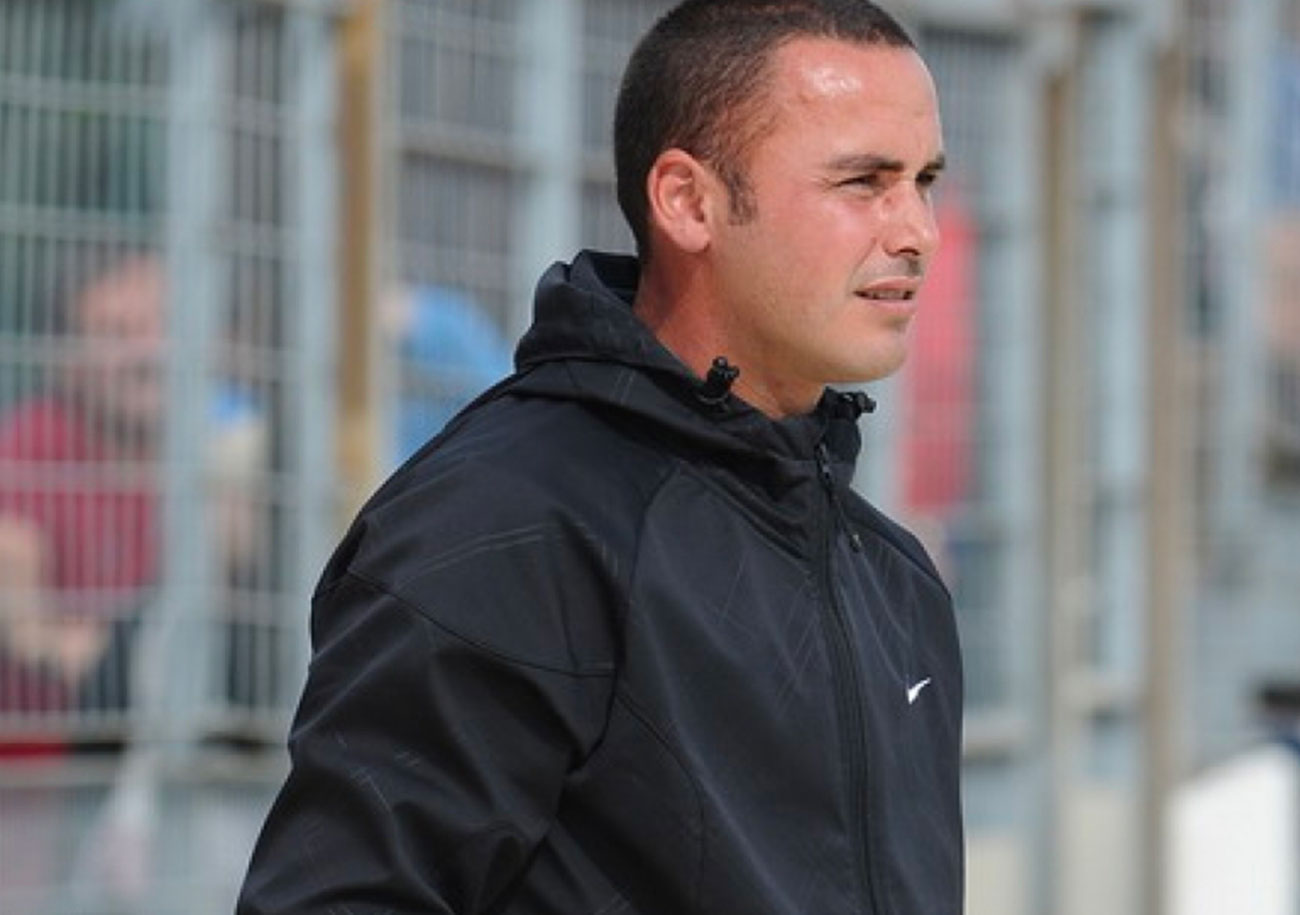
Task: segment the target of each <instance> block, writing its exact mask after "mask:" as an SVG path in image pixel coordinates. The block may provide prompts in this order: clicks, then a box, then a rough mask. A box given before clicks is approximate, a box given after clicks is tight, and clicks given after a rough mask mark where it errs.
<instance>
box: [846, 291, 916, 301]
mask: <svg viewBox="0 0 1300 915" xmlns="http://www.w3.org/2000/svg"><path fill="white" fill-rule="evenodd" d="M857 294H858V296H859V297H860V298H864V299H871V300H872V301H875V302H910V301H911V300H912V299H914V298H916V292H915V290H912V289H862V290H859V291H858V293H857Z"/></svg>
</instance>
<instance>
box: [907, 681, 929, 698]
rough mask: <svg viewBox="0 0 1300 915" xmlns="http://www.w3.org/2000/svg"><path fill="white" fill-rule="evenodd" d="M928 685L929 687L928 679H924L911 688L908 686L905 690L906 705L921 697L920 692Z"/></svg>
mask: <svg viewBox="0 0 1300 915" xmlns="http://www.w3.org/2000/svg"><path fill="white" fill-rule="evenodd" d="M929 685H930V678H929V677H926V678H925V679H924V680H922V681H920V682H919V683H913V684H912V685H911V686H909V687H908V688H907V704H908V705H911V704H912V703H913V702H915V701H916V697H917V696H919V695H921V690H923V689H925V688H926V687H927V686H929Z"/></svg>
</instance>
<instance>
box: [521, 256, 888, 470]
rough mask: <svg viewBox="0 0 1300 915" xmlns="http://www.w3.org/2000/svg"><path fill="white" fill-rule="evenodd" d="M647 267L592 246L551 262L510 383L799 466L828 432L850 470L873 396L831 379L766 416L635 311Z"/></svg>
mask: <svg viewBox="0 0 1300 915" xmlns="http://www.w3.org/2000/svg"><path fill="white" fill-rule="evenodd" d="M639 272H640V271H639V265H638V263H637V261H636V259H635V258H632V257H626V256H622V255H614V254H603V253H599V252H594V251H584V252H582V253H581V254H579V255H578V257H577V258H575V259H574V261H573V263H572V264H564V263H556V264H554V265H553V266H552V267H551V268H550V269H549V270H547V271H546V273H545V274H544V275H543V276H542V278H541V280H540V281H539V283H538V286H537V293H536V297H535V302H534V321H533V325H532V327H531V328H530V329H529V331H528V333H526V334H525V335H524V337H523V339H522V340H521V341H520V343H519V347H518V349H517V350H516V353H515V362H516V365H517V367H518V369H519V371H520V372H521V373H524V374H525V377H523V378H522V379H521V380H520V382H519V383H518V384H517V385H516V386H514V387H513V388H512V393H515V394H518V395H525V396H527V395H532V396H547V397H557V398H564V399H577V400H585V401H592V402H597V403H601V404H604V405H606V406H609V407H612V408H616V409H618V410H620V411H626V412H630V413H633V414H636V416H637V418H638V419H639V420H641V421H643V422H645V423H648V424H651V425H653V426H655V427H658V428H657V429H656V430H655V431H656V432H658V433H660V434H663V433H670V434H673V435H676V436H681V437H685V438H687V439H689V440H690V441H691V442H692V443H693V444H695V445H697V446H703V447H704V448H706V449H707V450H710V451H720V452H731V453H734V454H733V455H732V456H734V457H741V456H746V457H749V458H751V459H752V458H764V459H766V460H775V461H777V462H778V463H785V462H788V461H793V462H796V463H798V464H799V465H800V466H801V467H802V468H805V469H803V470H801V471H799V472H800V473H801V474H802V473H806V462H807V461H809V460H811V459H812V457H813V454H814V449H815V448H816V446H817V445H818V443H820V442H825V444H826V446H827V449H828V451H829V452H830V454H831V456H832V458H833V462H834V464H835V465H836V471H837V475H838V476H841V477H843V478H844V479H846V480H847V478H848V477H850V476H851V475H852V465H853V461H854V460H855V459H856V457H857V451H858V447H859V443H860V437H859V435H858V430H857V423H856V421H857V419H858V416H859V415H860V414H861V413H862V412H864V411H865V410H870V409H871V407H872V406H873V405H872V404H871V401H870V398H867V397H866V396H865V395H862V394H849V393H842V392H837V391H833V390H831V389H829V388H828V389H827V391H826V393H825V394H824V395H823V396H822V399H821V401H820V403H819V404H818V405H817V407H816V409H815V410H813V411H812V412H811V413H808V414H804V415H800V416H793V417H788V418H785V419H781V420H773V419H771V418H769V417H767V416H766V415H765V414H763V413H762V412H761V411H759V410H757V409H756V408H754V407H752V406H750V405H749V404H748V403H746V402H745V401H744V400H742V399H740V398H739V397H737V396H735V395H734V394H732V393H731V392H730V391H729V390H728V387H729V385H730V381H731V379H730V378H725V377H711V378H709V379H702V378H700V377H699V376H698V375H696V374H694V373H693V372H692V371H691V370H690V369H689V368H687V367H686V365H685V364H684V363H682V362H681V360H679V359H678V358H677V357H676V356H675V355H673V353H672V352H671V351H670V350H669V349H668V348H667V347H665V346H664V345H663V344H662V343H661V342H660V341H659V340H658V338H656V337H655V335H654V334H653V333H652V332H651V331H650V330H649V328H647V327H646V326H645V324H643V323H642V322H641V320H640V319H639V318H638V317H637V316H636V315H635V314H634V313H633V311H632V301H633V298H634V296H635V294H636V288H637V282H638V278H639ZM718 355H719V356H723V357H725V356H726V353H719V354H718ZM736 368H737V369H739V370H740V372H742V373H743V372H744V368H745V367H744V366H743V365H738V366H736ZM713 374H714V373H710V375H711V376H712V375H713ZM788 469H789V470H790V471H792V472H794V471H796V468H795V467H789V468H788Z"/></svg>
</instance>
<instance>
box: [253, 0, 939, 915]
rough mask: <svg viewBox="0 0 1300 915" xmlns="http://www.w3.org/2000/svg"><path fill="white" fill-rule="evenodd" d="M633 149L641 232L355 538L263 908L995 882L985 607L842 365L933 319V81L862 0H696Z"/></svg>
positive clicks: (296, 736)
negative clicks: (874, 490)
mask: <svg viewBox="0 0 1300 915" xmlns="http://www.w3.org/2000/svg"><path fill="white" fill-rule="evenodd" d="M615 155H616V166H617V173H618V193H619V202H620V204H621V206H622V209H623V211H624V213H625V214H626V216H627V218H628V221H629V224H630V225H631V228H632V231H633V234H634V236H635V237H636V241H637V247H638V252H637V255H638V256H637V257H635V258H633V257H623V256H616V255H610V254H601V253H596V252H583V253H581V254H579V255H578V256H577V257H576V258H575V259H574V260H573V261H572V262H571V263H567V264H556V265H555V266H554V267H552V268H551V269H550V270H549V271H548V272H547V273H546V274H545V276H543V277H542V279H541V282H540V284H539V286H538V290H537V295H536V302H535V321H534V324H533V326H532V328H531V329H530V330H529V331H528V333H527V334H526V336H525V337H524V339H523V340H522V342H521V343H520V345H519V348H518V350H517V352H516V371H515V373H514V374H513V375H511V376H510V377H509V378H507V379H506V380H505V381H503V382H501V383H500V384H498V385H496V386H495V387H493V388H491V389H489V390H488V391H487V392H486V393H484V394H483V395H482V396H480V397H479V398H478V399H477V400H476V401H475V402H474V403H473V404H472V405H470V406H469V407H468V408H467V409H466V410H465V411H463V412H462V413H461V414H460V415H459V416H458V417H457V418H456V419H454V420H452V422H451V423H450V424H449V425H448V426H447V428H446V429H445V430H444V431H443V432H442V433H441V434H440V435H439V436H437V437H436V438H435V439H433V440H432V441H431V442H430V443H429V444H427V445H426V446H424V447H423V448H421V449H420V450H419V451H417V452H416V454H415V455H414V456H413V457H412V458H411V460H410V461H408V462H407V463H406V464H405V465H404V466H403V467H402V468H400V469H399V470H398V471H397V472H396V473H395V474H394V475H393V476H392V477H391V478H390V479H389V480H388V481H387V482H386V483H385V484H384V485H383V486H382V487H381V488H380V489H379V491H378V492H377V493H376V494H375V495H374V497H373V498H372V499H371V500H370V502H369V503H368V504H367V505H366V506H365V507H364V508H363V509H362V510H361V512H360V514H359V515H358V517H357V518H356V520H355V521H354V523H353V524H352V526H351V528H350V529H349V530H348V532H347V534H346V535H345V536H344V538H343V541H342V543H341V544H340V545H339V547H338V549H337V551H336V552H335V554H334V556H333V557H332V558H331V559H330V561H329V563H328V565H327V566H326V568H325V570H324V573H323V575H322V577H321V580H320V583H319V585H318V587H317V590H316V593H315V596H314V608H313V618H312V638H313V642H314V656H313V660H312V663H311V668H310V672H309V676H308V681H307V684H306V688H305V691H304V693H303V697H302V702H301V705H300V707H299V709H298V713H297V717H296V720H295V723H294V726H293V730H292V734H291V736H290V750H291V756H292V769H291V771H290V773H289V775H288V778H287V781H286V783H285V785H284V787H283V789H282V791H281V793H280V795H279V797H278V799H277V800H276V802H275V804H274V806H273V808H272V810H271V812H270V814H269V816H268V818H267V821H266V824H265V828H264V830H263V832H262V835H261V838H260V840H259V842H258V845H257V848H256V850H255V852H254V854H253V859H252V862H251V865H250V868H249V873H248V876H247V879H246V882H245V885H244V888H243V892H242V896H241V898H240V902H239V907H238V911H239V912H240V913H241V915H268V913H272V912H275V913H290V912H292V913H307V912H313V913H352V915H362V913H366V915H378V913H381V912H382V913H417V912H419V913H509V915H542V913H548V915H552V913H555V915H558V913H565V915H582V913H588V915H596V913H603V915H611V913H639V915H695V913H699V915H704V913H707V915H760V913H772V915H794V913H800V915H847V913H854V915H862V913H871V915H958V913H960V912H961V911H962V907H963V902H962V895H963V889H962V887H963V855H962V825H961V817H960V804H959V797H958V774H959V755H960V750H959V747H960V730H961V705H962V687H961V666H960V660H959V653H958V645H957V638H956V632H955V626H954V621H953V614H952V605H951V600H950V597H949V594H948V591H947V589H946V588H945V586H944V584H943V582H942V581H941V580H940V578H939V576H938V574H937V573H936V571H935V569H934V566H933V564H932V563H931V562H930V560H929V558H928V557H927V556H926V554H925V552H924V550H923V549H922V548H921V547H920V545H919V544H918V542H917V541H916V540H915V539H914V538H913V537H912V536H910V535H909V534H908V533H907V532H905V531H904V530H903V529H901V528H900V527H899V526H898V525H896V524H894V523H893V522H891V521H890V520H888V519H887V518H886V517H884V516H883V515H882V514H881V513H880V512H878V511H877V510H876V509H874V508H873V507H872V506H871V505H869V504H868V503H867V502H866V501H864V500H863V499H862V498H860V497H859V496H858V495H857V494H856V493H855V492H854V491H853V490H852V489H851V487H850V485H849V481H850V479H851V477H852V472H853V464H854V461H855V459H856V455H857V451H858V447H859V434H858V428H857V421H858V419H859V417H860V416H861V414H862V413H864V412H866V411H868V410H869V409H870V408H871V407H872V403H871V401H870V398H868V397H866V396H865V395H864V394H862V393H852V392H839V391H836V390H834V389H832V388H831V387H829V385H831V384H832V383H839V382H849V383H860V382H869V381H872V380H875V379H879V378H882V377H884V376H886V375H888V374H890V373H891V372H893V371H895V370H896V369H897V368H898V367H899V366H900V365H901V363H902V362H903V359H904V357H905V355H906V352H907V331H908V326H909V324H910V323H911V322H912V320H913V317H914V316H915V313H916V307H917V305H916V293H917V290H918V288H919V286H920V283H921V281H922V279H923V277H924V275H925V272H926V268H927V265H928V264H929V262H930V260H931V258H932V256H933V255H934V252H935V249H936V247H937V245H938V235H937V231H936V228H935V220H934V216H933V212H932V208H931V200H930V195H931V190H932V186H933V184H934V182H935V181H936V179H937V178H938V176H939V174H940V172H941V171H942V168H943V164H944V152H943V142H942V134H941V129H940V120H939V113H938V106H937V101H936V97H935V89H934V84H933V82H932V80H931V77H930V74H929V72H928V71H927V69H926V67H925V65H924V63H923V62H922V60H921V58H920V56H919V55H918V54H917V52H916V50H915V48H914V46H913V44H912V41H911V40H910V38H909V37H908V36H907V34H906V33H905V32H904V31H903V29H902V28H901V27H900V26H899V25H898V23H897V22H896V21H895V20H894V19H893V18H891V17H890V16H889V15H888V14H886V13H885V12H884V11H883V10H881V9H880V8H879V7H877V6H875V5H874V4H872V3H869V2H865V0H687V2H685V3H682V4H680V5H679V6H677V7H676V8H674V9H673V10H672V11H670V12H669V13H668V14H667V15H666V16H664V18H662V19H661V20H660V21H659V22H658V23H657V24H656V25H655V26H654V27H653V28H652V29H651V30H650V32H649V33H648V34H647V35H646V36H645V37H644V38H643V39H642V41H641V43H640V45H639V46H638V48H637V50H636V51H635V53H634V54H633V56H632V59H631V61H630V63H629V65H628V68H627V71H626V75H625V78H624V81H623V85H622V89H621V92H620V97H619V101H618V106H617V110H616V115H615Z"/></svg>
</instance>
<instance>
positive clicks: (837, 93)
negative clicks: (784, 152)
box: [773, 37, 937, 111]
mask: <svg viewBox="0 0 1300 915" xmlns="http://www.w3.org/2000/svg"><path fill="white" fill-rule="evenodd" d="M773 69H774V71H775V72H774V75H775V77H776V79H775V83H776V86H777V88H778V91H783V92H784V93H786V94H787V95H789V96H791V97H792V98H794V99H797V100H799V101H803V102H814V103H815V102H819V101H834V100H836V99H838V98H845V97H855V96H868V97H871V98H878V99H880V100H882V101H883V100H888V101H889V102H891V103H892V104H898V105H903V106H906V107H908V108H914V109H917V110H918V111H922V110H926V109H932V108H935V107H936V104H937V103H936V99H935V90H934V81H933V79H932V78H931V76H930V71H929V70H928V69H927V68H926V66H925V62H924V61H923V60H921V56H920V55H919V54H917V53H916V51H914V50H913V49H911V48H908V47H894V46H892V45H884V44H867V43H863V42H853V41H841V40H839V39H833V38H810V37H802V38H795V39H792V40H791V41H788V42H786V43H785V44H783V45H782V46H781V47H780V48H778V49H777V51H776V54H775V56H774V60H773Z"/></svg>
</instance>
